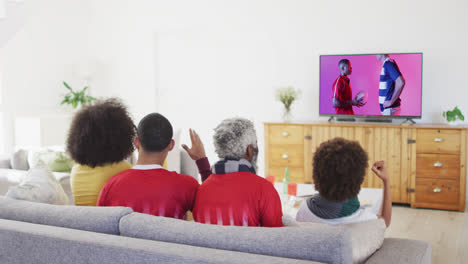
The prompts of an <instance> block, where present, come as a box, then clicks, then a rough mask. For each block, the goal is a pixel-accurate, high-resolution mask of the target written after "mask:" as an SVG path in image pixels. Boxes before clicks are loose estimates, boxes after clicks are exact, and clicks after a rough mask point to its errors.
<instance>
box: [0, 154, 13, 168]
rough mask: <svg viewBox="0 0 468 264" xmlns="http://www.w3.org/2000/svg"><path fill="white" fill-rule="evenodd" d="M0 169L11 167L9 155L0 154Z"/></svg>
mask: <svg viewBox="0 0 468 264" xmlns="http://www.w3.org/2000/svg"><path fill="white" fill-rule="evenodd" d="M0 169H11V158H10V156H7V155H0Z"/></svg>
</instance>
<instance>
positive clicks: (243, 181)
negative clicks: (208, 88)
mask: <svg viewBox="0 0 468 264" xmlns="http://www.w3.org/2000/svg"><path fill="white" fill-rule="evenodd" d="M213 139H214V145H215V151H216V153H217V154H218V156H219V158H220V159H221V160H220V161H218V162H217V163H216V164H215V165H214V166H213V168H212V172H213V174H211V175H210V176H209V178H208V179H207V180H206V181H204V182H203V184H202V185H201V186H200V188H199V189H198V193H197V199H196V201H195V206H194V209H193V217H194V219H195V221H197V222H200V223H206V224H218V225H235V226H266V227H280V226H283V222H282V216H283V213H282V210H281V201H280V198H279V195H278V193H277V191H276V190H275V188H274V187H273V185H272V184H271V183H270V182H268V181H267V180H265V179H264V178H262V177H260V176H257V175H256V174H255V169H256V162H257V154H258V147H257V136H256V134H255V129H254V125H253V123H252V122H251V121H249V120H247V119H242V118H232V119H226V120H224V121H222V122H221V124H220V125H219V126H218V127H216V129H215V134H214V137H213Z"/></svg>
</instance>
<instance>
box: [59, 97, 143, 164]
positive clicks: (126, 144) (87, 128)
mask: <svg viewBox="0 0 468 264" xmlns="http://www.w3.org/2000/svg"><path fill="white" fill-rule="evenodd" d="M135 134H136V131H135V125H134V124H133V121H132V118H131V117H130V114H129V113H128V111H127V108H126V107H125V105H124V104H123V103H122V102H121V101H120V100H119V99H117V98H111V99H107V100H103V101H97V102H96V103H94V104H93V105H89V106H85V107H83V109H81V110H80V111H79V112H77V113H76V114H75V116H74V117H73V121H72V123H71V126H70V130H69V131H68V137H67V151H68V152H69V153H70V156H71V158H72V159H73V160H75V161H76V162H78V163H79V164H82V165H88V166H90V167H91V168H94V167H96V166H102V165H105V164H109V163H114V162H119V161H122V160H124V159H125V158H127V157H128V156H130V154H132V152H133V150H134V148H133V138H134V137H135Z"/></svg>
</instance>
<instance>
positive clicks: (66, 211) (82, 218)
mask: <svg viewBox="0 0 468 264" xmlns="http://www.w3.org/2000/svg"><path fill="white" fill-rule="evenodd" d="M132 212H133V210H132V209H131V208H128V207H91V206H90V207H88V206H69V205H50V204H43V203H34V202H28V201H21V200H14V199H10V198H7V197H1V196H0V218H2V219H7V220H16V221H22V222H28V223H34V224H42V225H51V226H58V227H67V228H73V229H80V230H86V231H93V232H99V233H106V234H115V235H118V234H119V233H120V232H119V221H120V218H122V217H123V216H125V215H128V214H130V213H132Z"/></svg>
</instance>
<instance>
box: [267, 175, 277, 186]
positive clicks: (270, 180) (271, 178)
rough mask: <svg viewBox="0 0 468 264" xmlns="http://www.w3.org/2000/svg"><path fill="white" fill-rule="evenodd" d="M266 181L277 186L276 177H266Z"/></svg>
mask: <svg viewBox="0 0 468 264" xmlns="http://www.w3.org/2000/svg"><path fill="white" fill-rule="evenodd" d="M265 179H266V180H267V181H269V182H271V184H273V185H275V176H266V178H265Z"/></svg>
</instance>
